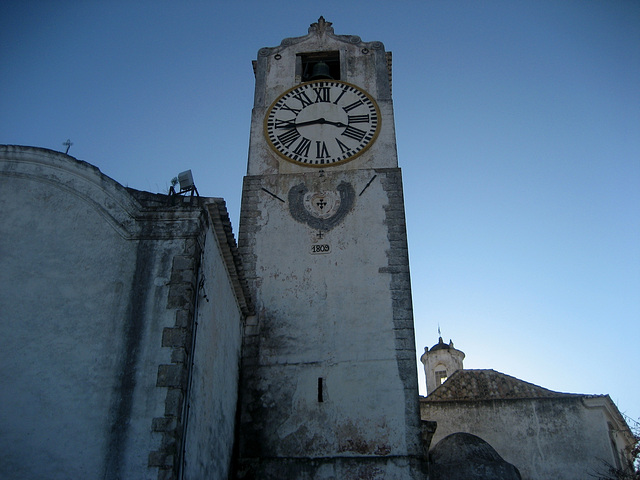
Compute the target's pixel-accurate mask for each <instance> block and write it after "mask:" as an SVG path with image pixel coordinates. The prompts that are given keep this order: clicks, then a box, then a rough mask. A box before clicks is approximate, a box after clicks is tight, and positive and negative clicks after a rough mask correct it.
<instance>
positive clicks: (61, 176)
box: [0, 147, 167, 478]
mask: <svg viewBox="0 0 640 480" xmlns="http://www.w3.org/2000/svg"><path fill="white" fill-rule="evenodd" d="M3 153H5V152H3ZM7 153H8V154H7V155H3V156H2V169H1V174H0V190H1V191H2V193H3V194H2V196H0V208H2V211H3V214H2V222H1V223H0V229H1V230H2V231H1V233H0V252H1V255H2V264H3V268H2V269H0V284H1V285H2V289H0V304H1V305H2V309H1V310H0V316H1V321H0V350H1V351H3V352H4V355H3V362H2V364H1V365H0V384H1V385H2V388H0V404H1V405H2V408H0V425H2V427H1V430H2V432H3V434H2V435H1V436H0V443H1V445H2V447H1V448H2V451H3V452H4V455H3V458H4V460H3V462H2V464H1V465H0V472H2V474H1V475H0V476H2V477H3V478H101V477H102V476H103V474H104V472H107V471H119V472H121V473H124V472H128V473H130V474H131V475H132V476H135V477H136V478H151V477H147V476H146V475H145V472H146V470H147V467H146V462H147V457H148V453H149V451H150V449H151V448H152V447H153V446H154V445H155V444H156V443H157V442H158V438H154V435H153V434H152V433H151V432H150V428H149V426H150V423H149V422H150V418H151V417H153V416H155V415H157V411H159V409H160V407H161V406H162V400H163V399H162V398H161V396H160V395H159V392H157V393H156V392H155V390H156V389H155V388H154V387H155V370H157V365H158V363H160V361H159V360H160V359H159V357H162V353H163V352H160V349H159V348H154V347H155V345H159V338H160V337H159V335H160V334H159V332H160V330H161V326H162V322H163V314H164V315H166V313H165V312H162V311H157V309H155V308H154V307H153V305H154V302H155V297H156V296H158V295H160V296H161V292H159V291H157V290H158V289H162V287H161V286H160V287H157V289H156V290H155V291H154V289H151V290H150V291H149V292H148V295H146V296H144V297H143V298H142V300H143V301H144V302H145V305H137V304H136V299H135V298H134V295H139V292H136V291H135V288H133V287H134V282H136V281H138V282H146V281H148V276H151V277H154V278H162V277H163V276H164V277H166V276H167V274H166V271H163V270H165V269H163V265H161V264H158V262H155V261H152V259H149V260H150V262H148V264H147V265H146V266H145V270H146V271H147V273H148V275H144V274H141V272H138V273H136V270H137V269H139V267H140V265H139V262H138V263H137V260H139V252H138V246H139V244H138V242H137V241H135V240H133V239H132V238H131V237H132V236H133V235H135V232H133V231H132V230H130V229H129V228H128V226H127V225H123V224H121V223H119V219H118V216H119V215H121V216H125V217H126V211H125V212H123V210H126V209H134V208H135V201H132V199H130V198H128V195H127V194H126V192H125V191H124V189H122V188H121V187H119V186H117V185H115V183H114V182H111V181H110V180H108V179H106V177H102V176H101V174H100V173H99V172H98V171H97V169H95V168H94V167H91V166H90V165H88V164H84V163H81V162H76V161H74V160H71V159H69V158H68V157H66V158H65V156H63V155H59V154H55V153H53V152H48V151H44V150H40V149H16V148H14V149H11V147H9V150H8V152H7ZM155 253H159V254H160V257H161V256H162V254H163V252H155ZM159 263H161V262H159ZM138 299H140V298H139V297H138ZM147 309H148V310H147ZM141 310H145V312H144V313H145V314H146V316H145V318H144V320H148V321H147V322H145V321H141V320H143V319H136V318H135V317H136V316H138V315H139V314H140V313H141ZM165 310H166V309H165ZM132 346H133V347H134V348H136V349H137V357H136V358H134V359H131V357H130V356H129V357H127V349H129V348H130V347H132ZM125 358H128V359H129V364H127V361H126V360H125ZM154 364H155V368H154ZM131 367H134V368H135V369H136V372H135V375H134V376H131V377H129V378H127V379H126V380H123V379H124V378H125V377H127V375H128V374H129V373H130V372H127V371H126V369H128V368H131ZM149 373H150V374H149ZM123 382H124V383H127V382H128V383H129V384H130V385H131V386H132V389H133V391H135V392H137V393H138V394H139V395H140V396H136V395H134V393H133V391H129V392H125V391H123ZM154 393H155V395H154ZM118 396H121V397H125V398H124V399H120V400H118V399H117V398H116V397H118ZM114 410H116V411H114ZM117 410H119V411H117ZM119 415H120V416H122V415H125V416H127V417H128V419H129V425H128V431H127V433H126V434H117V433H115V432H114V431H113V429H118V428H120V427H115V426H114V425H115V423H117V422H116V420H115V419H116V417H118V416H119ZM116 439H117V440H118V441H119V442H125V441H126V442H127V444H126V445H116V444H115V440H116ZM109 464H111V466H109ZM116 464H117V465H116Z"/></svg>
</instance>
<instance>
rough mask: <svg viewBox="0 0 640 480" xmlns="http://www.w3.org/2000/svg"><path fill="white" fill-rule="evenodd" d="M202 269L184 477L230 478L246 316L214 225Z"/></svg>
mask: <svg viewBox="0 0 640 480" xmlns="http://www.w3.org/2000/svg"><path fill="white" fill-rule="evenodd" d="M200 271H201V276H200V278H201V279H202V278H204V283H203V287H202V289H201V290H199V293H198V308H197V310H198V315H197V321H198V325H197V328H196V331H195V337H196V338H195V344H194V346H195V350H194V351H195V354H194V366H193V371H192V378H193V379H192V382H191V387H190V388H191V390H190V396H189V400H188V401H189V410H188V414H187V415H188V416H187V419H186V421H187V436H186V450H185V459H186V460H185V466H184V478H186V479H192V478H193V479H197V478H209V479H226V478H228V476H229V468H230V465H231V454H232V450H233V442H234V434H235V431H234V428H235V420H236V406H237V401H238V377H239V373H240V372H239V369H240V353H241V347H242V325H243V322H242V319H243V316H242V312H241V311H240V309H239V307H238V303H237V301H236V297H235V295H234V291H233V289H232V286H231V285H230V283H229V275H228V273H227V267H226V265H225V263H224V259H223V258H222V254H221V248H220V245H219V244H218V240H217V238H216V236H215V235H213V232H212V231H211V230H208V231H207V235H206V238H205V247H204V254H203V260H202V265H201V270H200Z"/></svg>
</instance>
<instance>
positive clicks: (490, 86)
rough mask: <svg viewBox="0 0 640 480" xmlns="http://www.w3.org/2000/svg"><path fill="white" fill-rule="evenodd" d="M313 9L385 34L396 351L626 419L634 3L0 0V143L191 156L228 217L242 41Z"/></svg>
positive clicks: (158, 182)
mask: <svg viewBox="0 0 640 480" xmlns="http://www.w3.org/2000/svg"><path fill="white" fill-rule="evenodd" d="M320 15H324V17H325V18H326V19H327V20H328V21H330V22H333V26H334V29H335V31H336V33H338V34H349V35H359V36H361V37H362V39H363V40H365V41H373V40H380V41H382V42H383V43H384V44H385V47H386V49H387V50H390V51H392V52H393V97H394V104H395V120H396V130H397V138H398V152H399V158H400V165H401V167H402V169H403V175H404V189H405V203H406V211H407V225H408V232H409V251H410V260H411V275H412V282H413V298H414V315H415V323H416V336H417V349H418V356H419V355H420V354H421V353H422V351H423V349H424V346H426V345H429V346H431V345H433V344H435V343H436V342H437V336H438V333H437V330H438V325H440V328H441V330H442V335H443V337H445V340H447V341H448V340H449V338H452V339H453V340H454V342H455V345H456V347H457V348H459V349H461V350H463V351H464V352H465V353H466V355H467V357H466V361H465V367H467V368H492V369H495V370H498V371H501V372H504V373H507V374H509V375H513V376H516V377H518V378H521V379H523V380H526V381H529V382H532V383H535V384H538V385H541V386H543V387H546V388H550V389H552V390H558V391H566V392H575V393H588V394H602V393H609V394H610V395H611V397H612V399H613V400H614V401H615V402H616V403H617V404H618V406H619V408H620V410H621V411H623V412H625V413H627V414H628V415H630V416H631V417H633V418H636V419H638V418H640V406H639V404H640V402H638V398H640V381H639V380H640V378H639V375H638V373H637V372H638V368H639V366H640V348H639V347H638V344H639V343H640V88H639V87H640V2H637V1H631V0H629V1H614V0H611V1H596V0H587V1H562V0H558V1H555V0H554V1H545V0H538V1H530V2H525V1H519V0H511V1H444V0H443V1H420V2H418V1H415V2H409V1H405V2H402V1H399V2H379V1H367V2H360V1H354V2H345V1H340V2H338V1H325V2H316V1H279V2H269V1H243V0H236V1H229V2H204V1H197V2H196V1H185V2H169V1H162V0H161V1H153V2H152V1H131V2H122V1H110V2H98V1H62V0H61V1H55V0H50V1H44V0H43V1H33V0H32V1H5V2H3V4H2V6H0V65H1V66H2V70H1V74H0V143H7V144H20V145H33V146H39V147H45V148H50V149H54V150H61V151H64V149H65V147H64V146H63V145H62V143H63V142H64V141H65V140H66V139H67V138H70V139H71V141H72V142H73V146H71V149H70V151H69V154H71V155H73V156H74V157H76V158H78V159H80V160H85V161H87V162H89V163H92V164H94V165H96V166H97V167H98V168H100V170H101V171H102V172H103V173H105V174H106V175H108V176H110V177H111V178H113V179H115V180H116V181H118V182H120V183H121V184H123V185H125V186H129V187H133V188H137V189H141V190H148V191H151V192H164V191H166V190H167V189H168V186H169V185H170V181H171V179H172V178H173V177H174V176H176V175H177V173H178V172H180V171H183V170H186V169H191V170H192V171H193V174H194V178H195V182H196V185H197V186H198V190H199V191H200V194H201V195H206V196H216V197H223V198H225V200H226V201H227V205H228V208H229V210H230V213H231V217H232V222H233V224H234V228H235V230H236V231H237V219H238V212H239V208H240V190H241V185H242V177H243V175H244V173H245V171H246V160H247V150H248V140H249V122H250V113H251V107H252V101H253V84H254V79H253V73H252V69H251V60H253V59H255V58H256V54H257V51H258V49H259V48H261V47H264V46H275V45H278V44H279V43H280V41H281V40H282V39H283V38H285V37H290V36H300V35H304V34H306V33H307V28H308V26H309V24H310V23H312V22H315V21H316V20H317V19H318V17H319V16H320ZM420 382H421V384H423V383H424V379H423V375H422V373H420Z"/></svg>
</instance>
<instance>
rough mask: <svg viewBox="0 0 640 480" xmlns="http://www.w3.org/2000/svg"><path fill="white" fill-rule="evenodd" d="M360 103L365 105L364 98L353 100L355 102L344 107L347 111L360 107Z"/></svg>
mask: <svg viewBox="0 0 640 480" xmlns="http://www.w3.org/2000/svg"><path fill="white" fill-rule="evenodd" d="M360 105H364V102H363V101H362V100H358V101H357V102H353V103H351V104H349V105H347V106H346V107H342V109H343V110H344V111H345V112H350V111H351V110H353V109H354V108H358V107H359V106H360Z"/></svg>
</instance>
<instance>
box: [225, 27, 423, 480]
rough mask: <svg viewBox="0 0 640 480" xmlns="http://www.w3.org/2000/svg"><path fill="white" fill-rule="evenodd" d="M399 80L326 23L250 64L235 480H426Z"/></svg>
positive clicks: (367, 47) (378, 46) (376, 47)
mask: <svg viewBox="0 0 640 480" xmlns="http://www.w3.org/2000/svg"><path fill="white" fill-rule="evenodd" d="M390 69H391V55H390V53H387V52H385V50H384V46H383V45H382V43H380V42H363V41H362V40H361V39H360V37H357V36H348V35H336V34H334V30H333V27H332V25H331V23H330V22H327V21H325V20H324V18H322V17H321V18H320V19H319V20H318V22H316V23H313V24H312V25H311V27H310V28H309V31H308V34H307V35H305V36H302V37H295V38H286V39H284V40H283V41H282V42H281V44H280V45H279V46H277V47H273V48H262V49H261V50H260V51H259V52H258V58H257V60H256V61H255V62H254V71H255V76H256V87H255V98H254V106H253V112H252V119H251V135H250V147H249V159H248V167H247V175H246V177H245V179H244V185H243V197H242V209H241V214H240V228H239V250H240V253H241V255H242V258H243V264H244V267H245V274H246V277H247V279H248V281H249V285H250V288H251V290H252V293H253V296H254V301H255V302H256V303H255V304H256V312H257V314H256V316H255V317H252V318H249V319H248V321H247V324H246V328H245V336H244V345H243V358H242V378H241V380H240V417H239V436H238V438H239V441H238V452H237V459H238V460H237V476H238V478H251V479H253V478H256V479H282V478H308V479H311V478H313V479H330V478H332V479H333V478H387V479H392V478H393V479H411V478H422V473H421V468H422V467H421V465H422V446H421V443H420V417H419V406H418V391H417V372H416V362H415V357H416V353H415V343H414V330H413V314H412V304H411V289H410V277H409V260H408V253H407V240H406V227H405V216H404V200H403V194H402V178H401V172H400V169H399V168H398V159H397V154H396V139H395V130H394V120H393V102H392V98H391V74H390Z"/></svg>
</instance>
